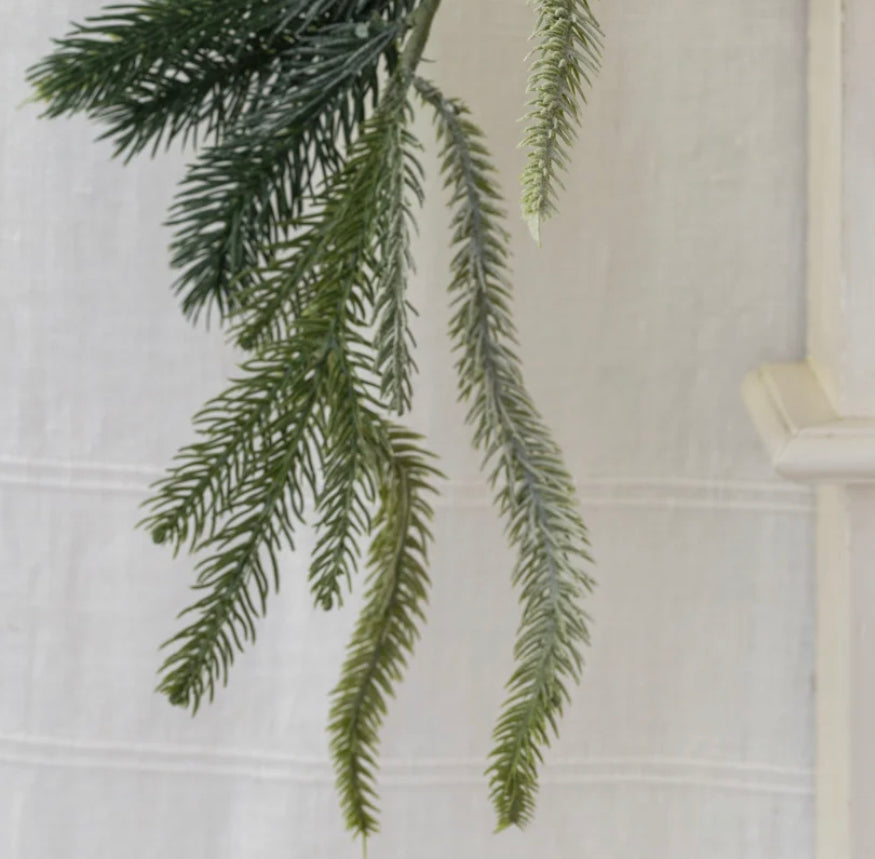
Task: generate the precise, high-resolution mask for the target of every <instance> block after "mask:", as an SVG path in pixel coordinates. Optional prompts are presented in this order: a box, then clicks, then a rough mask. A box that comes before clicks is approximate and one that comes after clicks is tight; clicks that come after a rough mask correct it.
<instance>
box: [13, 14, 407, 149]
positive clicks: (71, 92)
mask: <svg viewBox="0 0 875 859" xmlns="http://www.w3.org/2000/svg"><path fill="white" fill-rule="evenodd" d="M412 5H413V0H406V2H404V3H398V2H397V0H396V2H392V0H357V2H350V0H347V2H338V0H174V2H169V0H150V2H143V3H140V4H138V5H135V6H111V7H107V8H106V9H104V10H103V12H102V13H101V14H100V15H97V16H94V17H91V18H88V19H86V21H85V23H84V24H76V25H73V29H72V31H71V32H70V33H68V35H67V36H66V37H64V38H63V39H58V40H56V41H55V44H56V48H55V50H54V51H53V52H52V53H51V54H50V55H48V56H47V57H45V58H44V59H43V60H41V61H40V62H39V63H37V64H36V65H34V66H33V67H32V68H31V69H29V70H28V79H29V81H30V83H31V84H32V85H33V87H34V89H35V90H36V97H37V99H38V100H40V101H43V102H45V104H46V110H45V115H46V116H60V115H63V114H72V113H86V114H87V115H88V116H89V117H90V118H92V119H96V120H98V121H101V122H103V123H105V124H107V125H108V126H109V128H108V129H107V131H106V132H105V133H104V134H103V135H102V136H103V137H105V138H110V139H113V140H115V143H116V152H115V154H116V155H121V154H125V155H126V157H127V158H128V159H129V158H130V157H132V156H133V155H134V154H136V153H137V152H139V151H141V150H142V149H144V148H145V147H146V146H147V145H148V144H149V143H150V142H151V143H152V144H153V153H154V152H155V151H157V149H158V148H159V147H160V146H161V145H162V143H164V144H165V145H169V144H170V143H171V141H173V140H174V139H175V138H176V137H178V136H180V135H181V136H182V137H183V140H185V139H186V138H187V137H188V135H189V134H198V133H200V134H203V135H204V136H206V137H209V136H214V137H215V138H216V139H218V138H219V137H220V136H221V135H222V134H223V133H224V131H225V130H226V129H228V128H229V127H231V126H232V125H233V124H234V122H235V121H236V120H237V119H238V118H239V116H240V115H241V114H243V113H245V112H249V111H251V110H253V109H255V108H257V106H258V105H259V104H261V103H262V102H263V101H265V100H269V99H270V98H271V97H272V96H274V95H275V94H276V93H277V92H278V91H279V90H278V87H281V86H282V87H288V85H289V80H290V79H291V78H293V77H294V73H295V71H296V69H297V70H301V71H303V70H305V69H306V65H307V62H308V59H307V57H306V56H300V55H298V53H297V48H298V47H299V42H300V40H301V39H302V38H304V37H310V38H312V36H313V35H314V34H317V33H318V32H319V30H320V28H323V27H327V26H330V25H333V24H340V23H350V22H352V23H356V22H366V21H368V20H369V19H370V18H372V17H375V16H382V17H383V18H384V19H386V20H387V21H396V22H400V21H402V20H403V17H404V15H406V14H407V13H408V12H409V11H410V7H411V6H412ZM304 53H305V54H306V53H307V51H305V52H304ZM311 59H312V58H311Z"/></svg>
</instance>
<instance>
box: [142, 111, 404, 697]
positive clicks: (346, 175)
mask: <svg viewBox="0 0 875 859" xmlns="http://www.w3.org/2000/svg"><path fill="white" fill-rule="evenodd" d="M404 116H405V108H404V102H403V101H402V100H401V99H400V98H396V99H394V100H392V101H391V102H388V103H386V105H385V106H384V107H382V108H381V110H379V111H378V113H377V115H376V116H375V117H373V118H372V119H371V120H369V122H368V123H367V124H366V126H365V129H364V131H363V133H362V136H361V137H360V138H359V140H358V141H357V142H356V144H355V145H354V146H353V149H352V151H351V153H350V156H349V160H348V161H347V163H346V165H345V166H344V168H343V170H342V171H341V172H340V173H339V174H338V175H337V177H336V179H335V180H334V181H333V182H332V183H331V186H330V188H329V189H327V190H326V191H325V193H324V195H323V197H322V199H321V200H320V208H319V209H318V210H317V212H315V213H314V214H313V215H312V216H311V219H310V222H309V227H308V229H307V230H305V231H304V232H303V233H302V234H301V235H302V236H303V237H309V238H308V239H307V240H306V241H304V247H305V249H307V248H311V249H313V251H312V254H311V255H310V256H309V257H308V259H309V260H310V261H311V262H312V268H313V270H312V271H309V272H305V274H307V275H308V277H310V278H311V280H312V283H313V284H314V285H315V288H314V289H313V290H312V292H311V293H309V296H308V301H307V303H306V305H305V307H304V310H303V312H302V313H298V314H295V315H293V316H292V317H291V318H290V325H289V327H288V328H287V329H283V336H282V337H280V338H277V339H276V340H267V341H265V342H262V343H259V344H257V345H258V350H257V352H256V357H255V358H254V359H253V360H252V361H250V362H249V363H248V364H247V365H245V366H244V373H245V375H244V376H243V377H242V378H241V379H239V380H238V381H237V382H236V383H235V384H234V385H233V386H232V388H231V389H230V390H229V391H228V392H226V393H225V394H223V395H222V396H221V397H219V398H217V399H216V400H214V401H213V402H212V403H211V404H209V405H208V407H207V409H206V410H205V411H204V412H203V413H202V414H201V416H200V417H199V419H198V425H199V429H200V432H201V436H202V440H201V441H200V442H198V443H197V444H195V445H192V446H190V447H189V448H187V449H185V450H184V451H183V452H182V454H181V461H182V464H181V465H180V466H179V467H177V468H176V469H175V470H174V471H173V472H171V474H170V475H169V476H168V477H167V478H165V480H164V481H162V482H161V483H160V484H159V486H158V492H157V494H156V497H155V498H154V499H153V500H152V502H151V505H152V515H151V516H150V517H149V518H148V519H147V520H146V521H145V523H144V524H146V526H147V527H149V528H150V530H151V531H152V533H153V535H154V536H155V538H156V539H159V540H161V539H164V540H168V539H169V540H172V541H173V542H174V544H175V545H176V546H177V547H178V546H179V544H180V542H182V541H184V540H185V539H190V540H191V541H192V543H193V544H195V543H196V548H197V550H198V551H200V552H205V553H207V555H208V557H207V558H206V560H204V561H202V562H201V563H200V564H199V566H198V569H199V571H200V572H199V580H198V585H197V587H199V588H203V589H206V590H207V591H208V593H207V595H206V596H205V597H204V598H203V599H201V600H199V601H198V602H197V603H196V604H195V605H194V606H192V608H191V609H190V611H192V612H194V613H195V614H196V619H195V621H194V622H193V623H192V624H190V625H189V626H188V627H186V628H185V629H184V630H183V631H182V632H180V633H179V634H178V635H177V636H175V637H174V638H173V639H171V642H169V644H173V645H175V646H176V647H177V650H176V652H174V653H173V654H172V655H171V656H170V657H169V658H168V660H167V661H166V662H165V664H164V666H163V670H164V671H165V672H166V673H165V677H164V679H163V681H162V684H161V686H160V689H161V690H162V691H164V692H166V693H167V694H168V696H169V697H170V699H171V701H172V702H173V703H179V704H183V705H186V706H189V705H190V706H192V707H193V708H195V709H196V708H197V706H198V704H199V702H200V699H201V697H202V696H203V695H204V694H209V695H210V697H212V695H213V692H214V688H215V684H216V682H217V681H218V680H220V679H221V680H222V681H224V680H225V679H226V676H227V670H228V666H229V664H230V662H231V661H232V654H233V647H234V646H236V647H237V648H238V649H239V648H240V647H242V645H243V643H244V642H246V641H247V640H251V638H253V637H254V634H255V626H254V617H256V616H258V615H260V614H262V613H263V612H264V608H265V604H266V603H265V600H266V595H267V592H268V583H269V578H270V577H269V575H268V572H270V571H273V574H274V579H276V578H277V575H276V552H277V551H278V549H279V548H280V546H281V545H283V544H288V545H290V546H291V545H292V537H293V525H294V522H296V521H300V520H301V519H302V516H303V492H304V490H305V489H306V490H307V491H308V492H309V493H311V494H313V495H314V496H315V497H316V499H317V510H318V512H319V514H320V517H321V519H320V526H321V529H322V536H321V537H320V541H319V544H318V545H317V551H316V556H315V558H314V562H313V567H312V569H311V579H312V585H313V590H314V595H315V596H316V599H317V601H318V602H320V603H321V604H323V605H325V606H330V605H331V604H333V603H334V602H335V601H336V600H339V594H340V582H341V581H342V579H343V578H347V579H348V578H350V577H351V572H352V569H353V568H354V565H355V555H356V552H357V540H358V538H359V537H360V536H361V534H362V533H363V532H364V530H365V529H366V527H367V525H368V517H367V504H368V500H369V495H370V487H371V486H372V483H373V462H374V458H375V454H374V452H373V449H374V445H375V442H374V441H373V437H372V436H371V435H369V434H368V432H367V431H366V430H367V426H366V421H365V418H363V417H362V415H363V412H362V409H374V408H377V407H378V404H377V400H376V394H375V393H374V392H373V391H372V387H373V383H370V382H368V380H367V378H366V376H367V374H368V372H369V370H370V368H372V367H373V364H374V355H373V350H372V348H371V346H370V344H369V343H368V342H367V340H366V338H365V335H364V334H363V330H364V329H365V328H366V326H367V324H368V319H369V316H370V314H371V312H372V311H371V310H369V306H371V305H372V304H373V283H372V281H373V279H374V277H375V273H374V269H373V258H374V250H373V249H374V246H375V245H377V244H378V241H377V235H378V234H377V230H376V225H377V224H379V223H381V222H383V221H387V220H392V219H393V218H395V216H396V213H395V212H394V211H393V208H392V207H393V205H394V204H395V202H397V201H393V198H391V197H387V196H386V195H385V194H383V193H381V192H380V189H381V188H383V187H384V184H385V183H386V182H387V181H390V180H387V178H386V173H385V168H386V166H387V162H386V154H387V152H389V151H391V149H392V146H393V141H397V140H398V139H399V135H398V131H397V126H398V125H400V124H403V122H404ZM390 166H391V162H390ZM402 166H403V161H402ZM391 181H394V180H391ZM347 197H349V198H350V199H352V200H353V201H354V202H355V203H356V204H357V205H358V210H357V211H358V217H359V220H356V219H351V220H344V219H341V218H338V217H336V211H337V209H338V208H339V209H340V210H342V211H347V206H346V205H345V204H344V200H345V199H346V198H347ZM291 270H292V271H296V268H295V266H294V265H292V266H291ZM292 286H294V285H293V284H292ZM292 292H293V294H294V290H292ZM280 311H281V312H286V309H285V308H282V307H280V308H279V309H278V312H280ZM204 535H206V536H204Z"/></svg>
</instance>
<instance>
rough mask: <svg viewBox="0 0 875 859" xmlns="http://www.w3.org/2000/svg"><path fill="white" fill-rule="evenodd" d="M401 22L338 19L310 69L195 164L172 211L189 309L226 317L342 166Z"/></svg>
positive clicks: (179, 286) (176, 260) (316, 46)
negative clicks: (311, 198)
mask: <svg viewBox="0 0 875 859" xmlns="http://www.w3.org/2000/svg"><path fill="white" fill-rule="evenodd" d="M398 34H399V30H398V27H397V25H386V24H377V23H371V24H368V25H365V24H356V25H346V24H344V25H337V26H336V27H332V28H330V29H328V30H327V31H322V34H321V36H320V37H319V38H318V39H316V40H314V43H313V46H312V47H313V51H314V56H317V57H318V60H317V59H314V60H313V62H312V65H311V73H310V74H309V75H307V76H305V77H303V78H302V79H300V80H299V81H298V82H297V85H294V84H295V82H294V81H293V82H292V84H293V85H292V86H291V87H290V88H289V89H288V90H285V91H283V92H282V94H279V93H278V94H277V96H276V98H273V99H271V100H270V101H269V102H265V103H264V104H263V105H262V106H261V107H260V109H259V110H257V111H255V112H253V113H251V114H247V115H246V116H244V117H243V118H242V119H241V120H240V122H239V123H238V124H237V125H236V126H235V127H234V129H233V131H232V132H229V134H228V135H227V136H226V137H225V139H224V140H223V141H222V142H221V143H220V144H218V145H217V146H214V147H211V148H209V149H207V150H205V151H204V152H203V153H202V154H201V156H200V157H199V159H198V160H197V161H196V162H195V164H194V165H192V167H191V168H190V169H189V172H188V175H187V177H186V179H185V181H184V182H183V186H182V191H181V192H180V194H179V195H178V196H177V199H176V202H175V203H174V206H173V208H172V209H171V218H170V225H171V226H173V227H175V228H176V235H175V238H174V241H173V244H172V252H173V256H172V260H171V262H172V264H173V266H174V267H176V268H179V269H182V274H181V275H180V277H179V278H178V280H177V282H176V285H175V288H176V290H177V291H178V292H180V293H184V299H183V310H184V311H185V312H186V313H188V314H190V315H196V314H197V313H198V312H199V311H200V310H201V309H202V308H203V307H204V306H205V305H207V304H209V303H210V302H214V303H215V304H216V306H217V307H218V309H219V311H220V312H221V313H222V314H223V315H224V314H225V313H226V312H227V311H228V310H230V309H233V308H234V307H235V304H236V302H235V295H237V294H238V293H240V292H241V291H242V290H243V289H244V288H245V287H246V286H247V284H248V283H249V282H250V281H249V280H248V279H249V278H250V276H251V273H252V272H253V271H254V270H255V269H256V268H257V267H258V266H259V265H260V264H261V263H263V262H264V261H265V254H266V251H267V249H268V248H269V247H270V246H271V245H273V244H274V243H275V242H277V241H278V240H279V239H280V238H281V237H282V235H283V233H284V225H287V224H288V223H289V222H290V221H292V220H293V219H294V218H295V217H296V216H297V215H298V214H299V213H300V207H301V205H302V203H303V201H304V199H305V198H306V197H307V195H309V194H311V193H312V191H313V188H314V183H316V182H318V181H320V180H321V179H322V178H324V177H325V176H330V175H332V174H333V173H334V172H335V171H336V170H337V168H338V166H339V164H340V160H339V157H340V156H339V149H338V147H339V146H340V145H342V143H343V142H344V141H345V142H346V143H349V142H351V140H352V137H353V135H354V133H355V129H356V127H357V125H358V123H359V122H361V121H362V120H363V119H364V112H365V109H366V108H365V103H366V100H367V98H368V97H369V96H374V95H375V93H376V88H377V67H378V63H379V61H380V58H381V57H382V56H383V55H384V54H385V52H386V50H387V49H388V48H389V47H390V46H391V45H392V44H393V43H394V41H395V39H396V38H397V36H398Z"/></svg>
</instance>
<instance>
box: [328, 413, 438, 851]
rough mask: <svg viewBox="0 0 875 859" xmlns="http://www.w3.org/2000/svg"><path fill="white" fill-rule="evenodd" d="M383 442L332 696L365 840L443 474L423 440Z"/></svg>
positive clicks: (345, 780) (417, 615)
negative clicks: (358, 600) (385, 726)
mask: <svg viewBox="0 0 875 859" xmlns="http://www.w3.org/2000/svg"><path fill="white" fill-rule="evenodd" d="M385 437H386V450H385V457H384V460H383V461H382V463H381V506H380V509H379V511H378V513H377V517H376V520H375V527H376V534H375V537H374V540H373V542H372V544H371V549H370V554H369V561H368V565H369V567H370V570H371V573H370V577H369V582H368V591H367V593H366V595H365V605H364V608H363V610H362V613H361V616H360V618H359V620H358V623H357V625H356V627H355V630H354V632H353V635H352V640H351V642H350V644H349V648H348V651H347V659H346V662H345V664H344V666H343V671H342V674H341V678H340V681H339V683H338V684H337V687H336V688H335V690H334V692H333V693H332V698H333V704H332V708H331V715H330V722H329V733H330V736H331V753H332V757H333V759H334V766H335V770H336V772H337V788H338V791H339V792H340V799H341V805H342V808H343V812H344V815H345V817H346V823H347V826H348V827H349V828H350V829H351V830H353V832H355V833H356V834H358V835H361V836H362V837H363V838H365V839H366V838H367V837H368V836H369V835H371V834H373V833H374V832H376V830H377V828H378V826H377V819H376V815H377V793H376V769H377V763H376V759H377V753H378V746H379V730H380V726H381V724H382V721H383V716H384V715H385V712H386V697H387V696H388V695H391V694H392V693H393V686H394V684H395V683H397V682H398V681H399V680H400V679H401V673H402V670H403V669H404V667H405V666H406V663H407V658H408V656H409V654H410V653H411V651H412V649H413V645H414V642H415V640H416V638H417V637H418V634H419V633H418V630H417V623H418V621H421V620H423V607H424V604H425V601H426V596H427V589H428V584H429V581H428V574H427V573H426V567H427V557H426V556H427V545H428V543H429V541H430V540H431V533H430V531H429V528H428V523H429V521H430V520H431V518H432V515H433V511H432V508H431V506H430V504H429V502H428V500H427V495H428V494H429V493H432V492H434V489H433V487H432V485H431V480H432V478H434V477H436V476H439V473H438V472H437V471H436V470H435V469H434V468H433V467H432V465H431V464H430V462H429V459H430V455H429V454H427V453H426V452H425V451H424V450H422V449H421V448H420V447H418V440H419V437H418V436H416V435H414V434H413V433H410V432H409V431H407V430H404V429H402V428H400V427H397V426H391V425H390V426H387V427H386V428H385Z"/></svg>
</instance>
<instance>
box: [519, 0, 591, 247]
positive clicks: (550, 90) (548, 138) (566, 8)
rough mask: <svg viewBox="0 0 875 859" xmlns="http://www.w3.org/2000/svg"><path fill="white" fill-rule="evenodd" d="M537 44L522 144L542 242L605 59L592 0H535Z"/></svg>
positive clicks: (527, 199) (526, 191) (535, 231)
mask: <svg viewBox="0 0 875 859" xmlns="http://www.w3.org/2000/svg"><path fill="white" fill-rule="evenodd" d="M531 2H532V3H533V5H534V7H535V13H536V16H537V23H536V26H535V33H534V35H533V38H534V39H535V40H536V42H537V45H536V47H535V50H534V61H533V63H532V68H531V71H530V74H529V93H530V94H531V100H530V101H529V112H528V116H527V118H526V119H527V128H526V132H525V135H524V136H523V146H525V147H526V148H527V149H528V155H527V160H526V167H525V170H524V172H523V178H522V184H523V189H522V210H523V217H524V218H525V220H526V223H527V224H528V225H529V229H530V230H531V233H532V236H533V237H534V239H535V241H536V242H538V243H540V236H541V224H542V223H543V222H544V221H545V220H546V219H547V218H549V217H550V216H551V215H553V214H555V212H556V196H557V187H561V185H562V181H561V179H560V174H561V173H562V172H563V171H564V170H565V169H566V168H567V166H568V159H569V154H568V150H569V149H570V147H571V145H572V143H573V142H574V139H575V138H576V136H577V127H578V126H579V125H580V105H581V104H583V103H585V102H586V93H585V90H584V86H585V85H587V86H588V85H590V84H591V82H592V78H593V77H594V76H595V74H596V73H597V72H598V69H599V65H600V63H601V52H602V31H601V29H600V27H599V24H598V21H596V19H595V16H594V15H593V12H592V9H591V8H590V0H531Z"/></svg>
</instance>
